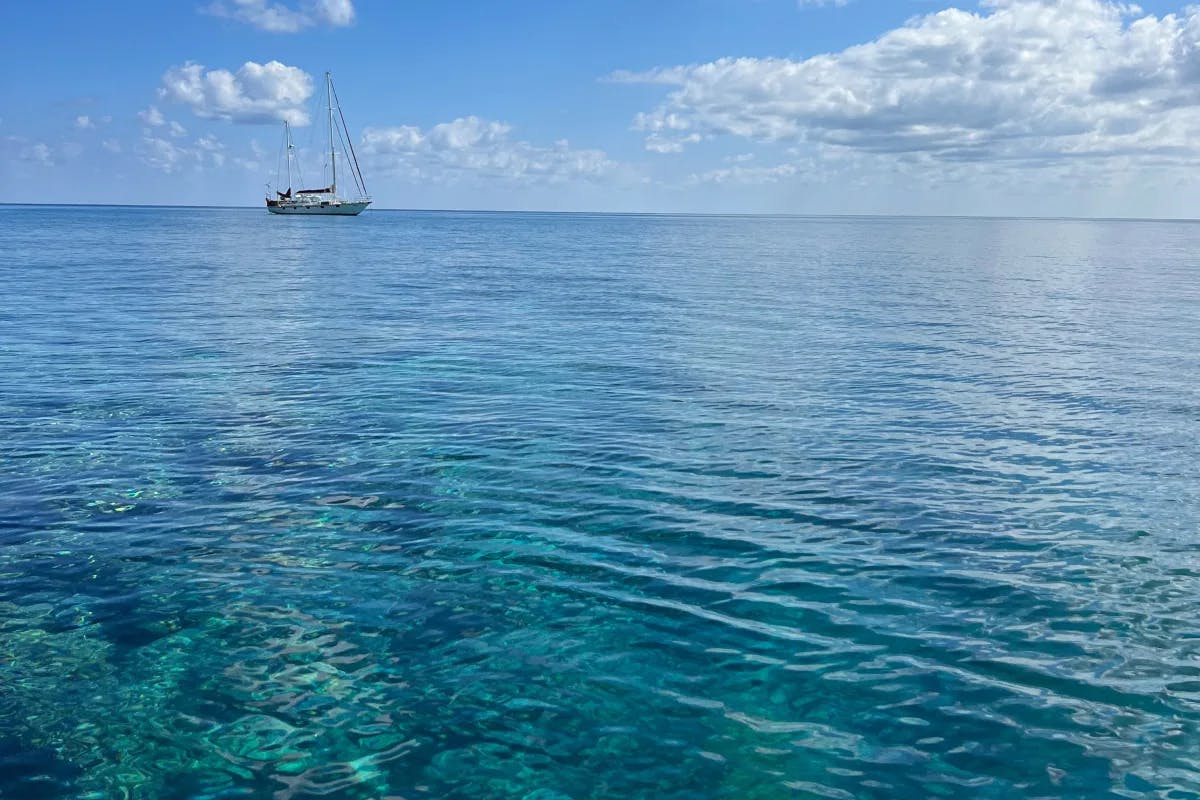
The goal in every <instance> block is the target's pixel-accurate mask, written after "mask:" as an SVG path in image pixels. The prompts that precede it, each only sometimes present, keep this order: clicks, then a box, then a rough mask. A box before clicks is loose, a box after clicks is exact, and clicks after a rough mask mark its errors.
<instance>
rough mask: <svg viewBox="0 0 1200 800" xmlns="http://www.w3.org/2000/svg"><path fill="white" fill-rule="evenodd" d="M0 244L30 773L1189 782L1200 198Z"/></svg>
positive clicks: (330, 786) (187, 782) (610, 787)
mask: <svg viewBox="0 0 1200 800" xmlns="http://www.w3.org/2000/svg"><path fill="white" fill-rule="evenodd" d="M0 250H2V252H3V253H4V254H5V259H4V264H3V266H2V267H0V270H2V277H3V280H2V281H0V796H3V797H5V798H9V797H12V798H139V799H142V798H251V797H253V798H259V797H262V798H274V799H275V800H287V799H288V798H315V797H335V798H408V799H409V800H411V799H412V798H421V797H428V798H445V797H452V798H526V800H564V799H565V798H573V799H574V800H583V799H584V798H647V799H649V798H654V799H655V800H684V799H685V798H687V799H689V800H690V799H692V798H730V799H731V800H732V799H733V798H738V799H739V800H752V799H757V798H781V797H789V798H791V797H796V798H881V799H882V798H958V797H961V798H1013V797H1022V798H1116V797H1122V798H1141V797H1161V798H1196V797H1200V551H1198V549H1197V546H1196V540H1197V531H1198V529H1200V425H1198V423H1200V382H1198V378H1200V325H1198V320H1200V316H1198V313H1200V281H1198V280H1197V272H1198V270H1200V261H1198V259H1200V255H1198V254H1200V226H1197V225H1191V224H1184V223H1151V222H1116V221H1113V222H1084V221H1031V220H1027V221H1022V220H965V219H962V220H953V219H940V220H926V219H866V218H864V219H796V218H753V217H745V218H719V217H638V216H587V215H526V214H453V213H398V212H375V211H371V212H368V213H367V214H365V215H363V216H362V217H359V218H357V219H302V220H300V219H291V218H283V217H270V216H268V215H267V214H265V213H264V212H262V211H261V210H185V209H86V208H12V207H9V208H0Z"/></svg>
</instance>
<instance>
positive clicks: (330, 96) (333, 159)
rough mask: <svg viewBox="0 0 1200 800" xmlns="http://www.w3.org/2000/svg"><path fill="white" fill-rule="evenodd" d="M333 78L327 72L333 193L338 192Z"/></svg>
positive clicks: (326, 87) (326, 88)
mask: <svg viewBox="0 0 1200 800" xmlns="http://www.w3.org/2000/svg"><path fill="white" fill-rule="evenodd" d="M331 84H332V78H330V77H329V72H328V71H326V72H325V105H326V106H328V108H329V166H330V169H332V170H333V184H332V185H331V188H332V189H333V193H334V194H337V151H336V150H335V149H334V147H333V92H332V90H331V89H330V88H329V87H330V85H331Z"/></svg>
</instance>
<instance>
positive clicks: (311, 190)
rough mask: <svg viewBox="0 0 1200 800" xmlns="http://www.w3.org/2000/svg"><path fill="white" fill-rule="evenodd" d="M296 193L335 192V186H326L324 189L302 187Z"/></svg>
mask: <svg viewBox="0 0 1200 800" xmlns="http://www.w3.org/2000/svg"><path fill="white" fill-rule="evenodd" d="M296 194H333V187H332V186H326V187H325V188H324V189H301V190H300V191H298V192H296Z"/></svg>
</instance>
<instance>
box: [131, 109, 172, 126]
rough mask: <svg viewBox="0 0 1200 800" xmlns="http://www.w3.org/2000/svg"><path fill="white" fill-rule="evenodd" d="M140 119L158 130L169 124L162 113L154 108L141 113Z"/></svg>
mask: <svg viewBox="0 0 1200 800" xmlns="http://www.w3.org/2000/svg"><path fill="white" fill-rule="evenodd" d="M138 119H140V120H141V121H142V122H143V123H145V124H146V125H149V126H150V127H152V128H157V127H158V126H159V125H165V124H166V122H167V121H166V120H165V119H164V118H163V115H162V112H161V111H159V110H158V109H157V108H155V107H154V106H150V107H149V108H147V109H146V110H145V111H139V112H138Z"/></svg>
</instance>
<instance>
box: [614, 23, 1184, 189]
mask: <svg viewBox="0 0 1200 800" xmlns="http://www.w3.org/2000/svg"><path fill="white" fill-rule="evenodd" d="M984 6H985V7H984V10H983V11H981V12H979V13H972V12H968V11H961V10H957V9H947V10H944V11H939V12H937V13H934V14H929V15H926V16H923V17H917V18H915V19H913V20H911V21H910V22H908V23H907V24H906V25H904V26H903V27H901V28H897V29H895V30H892V31H889V32H887V33H885V34H884V35H883V36H881V37H880V38H878V39H877V40H875V41H873V42H870V43H867V44H863V45H858V46H855V47H850V48H847V49H846V50H842V51H840V52H836V53H831V54H826V55H817V56H813V57H811V58H808V59H805V60H799V61H798V60H791V59H785V58H723V59H719V60H717V61H713V62H710V63H706V64H698V65H691V66H676V67H667V68H660V69H654V70H651V71H649V72H642V73H631V72H618V73H614V74H613V75H612V76H611V78H612V79H613V80H616V81H621V82H631V83H650V84H660V85H664V86H670V87H673V90H672V91H671V93H670V94H669V95H668V96H667V98H666V100H665V101H664V102H663V103H662V104H661V105H660V106H659V107H658V108H656V109H654V110H652V111H650V112H649V113H645V114H640V115H638V117H637V118H636V119H635V120H634V127H635V128H637V129H639V130H643V131H645V132H646V133H647V142H646V143H647V147H648V148H650V149H654V150H658V151H660V152H670V151H673V150H678V149H682V148H683V147H684V146H685V145H687V144H689V143H693V142H696V141H699V140H700V139H702V138H710V137H715V136H731V137H740V138H745V139H751V140H756V141H767V142H770V141H792V142H808V143H810V144H813V145H816V146H819V147H822V148H824V149H825V150H826V151H839V150H840V151H842V152H858V153H868V154H870V153H874V154H891V155H896V154H901V155H903V156H905V157H909V158H918V159H922V160H925V161H929V162H937V163H941V164H956V163H973V162H988V163H1006V164H1009V165H1038V166H1040V165H1045V164H1049V163H1061V162H1062V161H1063V160H1068V159H1083V158H1087V159H1091V160H1095V159H1097V158H1122V159H1144V160H1151V161H1158V162H1162V161H1168V162H1169V161H1181V160H1182V161H1187V160H1192V159H1195V158H1197V156H1200V8H1197V7H1189V8H1188V9H1186V10H1185V11H1183V12H1181V13H1180V14H1177V15H1173V14H1168V15H1166V16H1163V17H1155V16H1140V15H1141V14H1142V12H1141V11H1140V10H1139V9H1137V7H1136V6H1133V5H1130V4H1126V3H1115V2H1108V1H1107V0H986V1H985V3H984Z"/></svg>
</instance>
